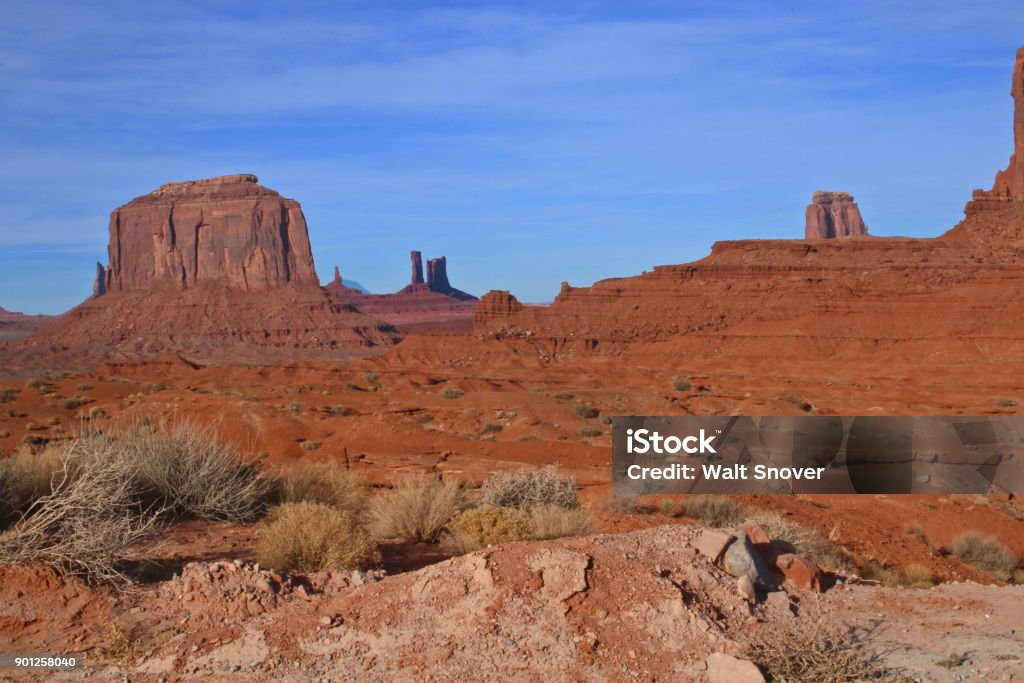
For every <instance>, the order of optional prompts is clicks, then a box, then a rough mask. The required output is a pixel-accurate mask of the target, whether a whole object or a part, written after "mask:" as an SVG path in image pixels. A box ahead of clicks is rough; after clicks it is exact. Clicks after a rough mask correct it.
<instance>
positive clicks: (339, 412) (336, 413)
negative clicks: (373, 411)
mask: <svg viewBox="0 0 1024 683" xmlns="http://www.w3.org/2000/svg"><path fill="white" fill-rule="evenodd" d="M327 414H328V415H330V416H331V417H345V416H346V415H351V414H352V409H351V408H348V407H347V406H331V407H330V408H328V409H327Z"/></svg>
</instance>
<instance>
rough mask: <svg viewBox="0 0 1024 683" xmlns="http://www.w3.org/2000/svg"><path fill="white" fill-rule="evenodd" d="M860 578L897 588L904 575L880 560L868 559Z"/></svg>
mask: <svg viewBox="0 0 1024 683" xmlns="http://www.w3.org/2000/svg"><path fill="white" fill-rule="evenodd" d="M860 578H861V580H862V581H870V582H872V583H877V584H878V585H880V586H886V587H888V588H895V587H896V586H899V585H900V584H901V583H902V577H901V576H900V573H899V572H898V571H896V570H895V569H891V568H889V567H886V566H885V565H884V564H882V563H881V562H879V561H878V560H867V561H866V562H865V563H864V566H863V567H861V570H860Z"/></svg>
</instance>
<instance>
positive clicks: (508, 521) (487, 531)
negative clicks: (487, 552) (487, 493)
mask: <svg viewBox="0 0 1024 683" xmlns="http://www.w3.org/2000/svg"><path fill="white" fill-rule="evenodd" d="M532 531H533V526H532V525H531V523H530V518H529V516H528V515H527V514H526V513H525V512H523V511H522V510H513V509H510V508H500V507H494V506H493V505H483V506H481V507H478V508H473V509H470V510H466V511H464V512H462V513H460V514H458V515H456V516H455V517H454V518H453V519H452V520H451V521H450V522H449V523H448V527H447V529H446V533H445V536H444V539H443V541H442V544H443V545H444V547H445V549H446V550H447V551H448V552H451V553H453V554H462V553H470V552H473V551H474V550H481V549H483V548H488V547H490V546H492V545H498V544H501V543H510V542H512V541H523V540H526V539H528V538H531V535H532Z"/></svg>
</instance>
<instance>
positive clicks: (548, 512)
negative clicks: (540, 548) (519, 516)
mask: <svg viewBox="0 0 1024 683" xmlns="http://www.w3.org/2000/svg"><path fill="white" fill-rule="evenodd" d="M592 533H594V523H593V522H592V521H591V519H590V515H589V514H587V513H586V512H585V511H584V510H581V509H578V508H577V509H574V510H567V509H565V508H563V507H559V506H557V505H545V506H543V507H537V508H533V509H532V510H530V538H534V539H536V540H538V541H543V540H547V539H550V538H566V537H569V536H588V535H590V534H592Z"/></svg>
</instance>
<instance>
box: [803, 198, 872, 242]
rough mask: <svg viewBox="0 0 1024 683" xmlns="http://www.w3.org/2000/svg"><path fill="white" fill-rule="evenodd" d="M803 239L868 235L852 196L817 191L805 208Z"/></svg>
mask: <svg viewBox="0 0 1024 683" xmlns="http://www.w3.org/2000/svg"><path fill="white" fill-rule="evenodd" d="M806 214H807V220H806V223H805V224H804V239H808V240H824V239H832V238H835V237H854V236H858V235H866V234H868V226H866V225H864V219H862V218H861V216H860V209H859V208H858V207H857V204H856V202H854V201H853V196H852V195H850V194H849V193H847V192H825V191H823V190H817V191H816V192H815V193H814V197H813V198H812V199H811V203H810V205H808V207H807V212H806Z"/></svg>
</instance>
